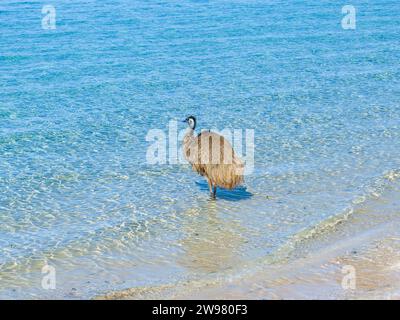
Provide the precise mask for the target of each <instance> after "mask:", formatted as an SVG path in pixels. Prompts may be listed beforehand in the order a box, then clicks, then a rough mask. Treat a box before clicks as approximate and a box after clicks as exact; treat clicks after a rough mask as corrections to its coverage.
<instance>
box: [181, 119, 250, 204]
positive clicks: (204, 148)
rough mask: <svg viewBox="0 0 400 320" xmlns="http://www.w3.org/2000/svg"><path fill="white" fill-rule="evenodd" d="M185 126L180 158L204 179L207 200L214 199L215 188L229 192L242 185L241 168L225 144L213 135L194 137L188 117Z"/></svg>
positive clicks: (207, 133)
mask: <svg viewBox="0 0 400 320" xmlns="http://www.w3.org/2000/svg"><path fill="white" fill-rule="evenodd" d="M185 122H187V123H188V125H189V128H188V130H187V132H186V135H185V137H184V139H183V153H184V157H185V159H186V160H187V161H188V162H189V163H190V164H191V165H192V168H193V170H194V171H196V172H197V173H198V174H200V175H201V176H204V177H205V178H206V179H207V182H208V187H209V189H210V193H211V196H212V197H213V198H215V197H216V192H217V187H222V188H224V189H233V188H235V187H236V186H237V185H239V184H241V183H243V181H244V179H243V172H244V164H243V162H242V160H241V159H240V158H239V157H238V156H237V155H236V154H235V151H234V150H233V148H232V146H231V144H230V143H229V141H228V140H226V139H225V138H224V137H223V136H221V135H219V134H217V133H215V132H207V131H203V132H201V133H200V134H199V135H195V133H194V129H195V127H196V119H195V118H194V117H192V116H190V117H188V118H186V120H185Z"/></svg>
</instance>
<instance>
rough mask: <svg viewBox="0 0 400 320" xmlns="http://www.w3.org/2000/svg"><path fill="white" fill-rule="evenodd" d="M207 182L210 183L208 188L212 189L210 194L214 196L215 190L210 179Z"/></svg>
mask: <svg viewBox="0 0 400 320" xmlns="http://www.w3.org/2000/svg"><path fill="white" fill-rule="evenodd" d="M207 182H208V188H209V189H210V194H212V193H213V189H212V183H211V181H210V179H207Z"/></svg>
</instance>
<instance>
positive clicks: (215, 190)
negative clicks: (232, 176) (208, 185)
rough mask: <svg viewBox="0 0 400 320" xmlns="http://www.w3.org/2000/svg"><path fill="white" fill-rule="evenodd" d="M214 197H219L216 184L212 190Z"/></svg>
mask: <svg viewBox="0 0 400 320" xmlns="http://www.w3.org/2000/svg"><path fill="white" fill-rule="evenodd" d="M212 197H213V198H214V199H215V198H216V197H217V187H216V186H214V189H213V192H212Z"/></svg>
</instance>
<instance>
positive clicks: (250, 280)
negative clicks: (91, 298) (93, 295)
mask: <svg viewBox="0 0 400 320" xmlns="http://www.w3.org/2000/svg"><path fill="white" fill-rule="evenodd" d="M399 191H400V186H399V185H397V186H392V187H391V188H390V190H386V192H385V193H384V194H382V195H379V196H376V197H374V198H372V199H371V200H370V201H365V202H364V203H363V204H362V205H359V206H357V207H356V208H355V210H354V211H352V212H351V214H350V215H348V216H347V215H346V216H345V218H343V219H337V220H335V221H334V222H333V223H329V224H325V225H323V226H318V227H317V228H315V229H314V230H312V232H308V233H306V235H307V236H304V237H301V238H300V239H297V241H296V242H295V243H293V244H292V246H291V250H289V251H288V253H287V257H286V258H284V259H277V260H276V261H273V262H271V261H268V263H267V262H265V263H258V264H257V266H256V267H254V266H248V267H245V268H244V269H245V271H244V272H243V273H242V274H240V275H235V276H227V275H225V276H223V277H220V278H216V279H213V280H207V281H189V282H186V283H179V284H175V285H165V286H157V287H150V288H149V287H146V288H132V289H128V290H124V291H120V292H113V293H109V294H107V295H105V296H102V297H99V298H100V299H399V298H400V200H399V199H400V197H399V195H400V192H399Z"/></svg>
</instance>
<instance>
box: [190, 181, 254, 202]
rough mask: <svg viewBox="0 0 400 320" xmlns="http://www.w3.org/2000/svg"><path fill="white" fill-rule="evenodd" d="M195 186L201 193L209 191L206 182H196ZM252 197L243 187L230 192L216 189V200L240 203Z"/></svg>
mask: <svg viewBox="0 0 400 320" xmlns="http://www.w3.org/2000/svg"><path fill="white" fill-rule="evenodd" d="M196 184H197V185H198V186H199V187H200V190H201V191H206V192H210V190H209V189H208V183H207V182H206V181H201V182H197V181H196ZM252 196H253V194H252V193H251V192H248V191H247V188H246V187H244V186H239V187H236V188H235V189H232V190H227V189H222V188H217V199H223V200H228V201H240V200H246V199H250V198H251V197H252Z"/></svg>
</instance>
